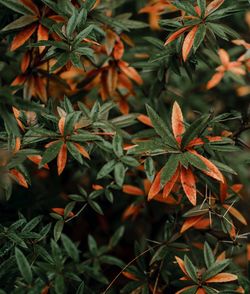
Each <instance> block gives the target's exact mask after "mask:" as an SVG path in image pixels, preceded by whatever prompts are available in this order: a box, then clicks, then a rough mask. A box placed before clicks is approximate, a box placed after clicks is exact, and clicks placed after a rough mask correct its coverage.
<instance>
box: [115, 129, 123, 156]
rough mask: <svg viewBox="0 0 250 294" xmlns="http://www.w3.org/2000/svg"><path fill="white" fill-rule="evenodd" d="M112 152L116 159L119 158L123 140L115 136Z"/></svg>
mask: <svg viewBox="0 0 250 294" xmlns="http://www.w3.org/2000/svg"><path fill="white" fill-rule="evenodd" d="M112 145H113V150H114V152H115V155H116V156H117V157H121V156H122V155H123V140H122V137H121V136H120V135H118V134H116V135H115V136H114V138H113V141H112Z"/></svg>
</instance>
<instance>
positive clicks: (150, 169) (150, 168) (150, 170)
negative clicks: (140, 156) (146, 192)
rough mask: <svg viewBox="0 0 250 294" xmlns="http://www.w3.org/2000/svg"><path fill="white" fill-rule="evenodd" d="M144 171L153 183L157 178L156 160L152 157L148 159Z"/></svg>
mask: <svg viewBox="0 0 250 294" xmlns="http://www.w3.org/2000/svg"><path fill="white" fill-rule="evenodd" d="M144 169H145V172H146V176H147V178H148V179H149V180H150V181H151V182H152V181H153V180H154V177H155V166H154V160H153V159H152V157H147V158H146V160H145V162H144Z"/></svg>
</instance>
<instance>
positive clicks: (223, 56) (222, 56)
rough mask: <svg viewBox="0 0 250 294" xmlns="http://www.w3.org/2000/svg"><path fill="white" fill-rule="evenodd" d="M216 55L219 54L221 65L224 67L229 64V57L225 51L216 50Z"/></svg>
mask: <svg viewBox="0 0 250 294" xmlns="http://www.w3.org/2000/svg"><path fill="white" fill-rule="evenodd" d="M218 54H219V56H220V60H221V63H222V64H223V65H224V66H227V65H228V63H229V62H230V57H229V55H228V53H227V51H226V50H224V49H219V50H218Z"/></svg>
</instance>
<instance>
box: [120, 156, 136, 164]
mask: <svg viewBox="0 0 250 294" xmlns="http://www.w3.org/2000/svg"><path fill="white" fill-rule="evenodd" d="M121 161H122V162H123V163H125V164H126V165H128V166H131V167H137V166H139V165H140V162H139V161H138V160H136V159H135V158H134V157H132V156H122V157H121Z"/></svg>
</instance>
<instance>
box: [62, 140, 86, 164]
mask: <svg viewBox="0 0 250 294" xmlns="http://www.w3.org/2000/svg"><path fill="white" fill-rule="evenodd" d="M66 145H67V150H68V151H69V153H70V154H71V155H72V157H73V158H74V159H76V160H77V161H78V162H79V163H81V164H83V160H82V156H81V153H80V152H79V150H78V149H77V147H76V146H75V144H74V143H72V142H69V141H68V142H66Z"/></svg>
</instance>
